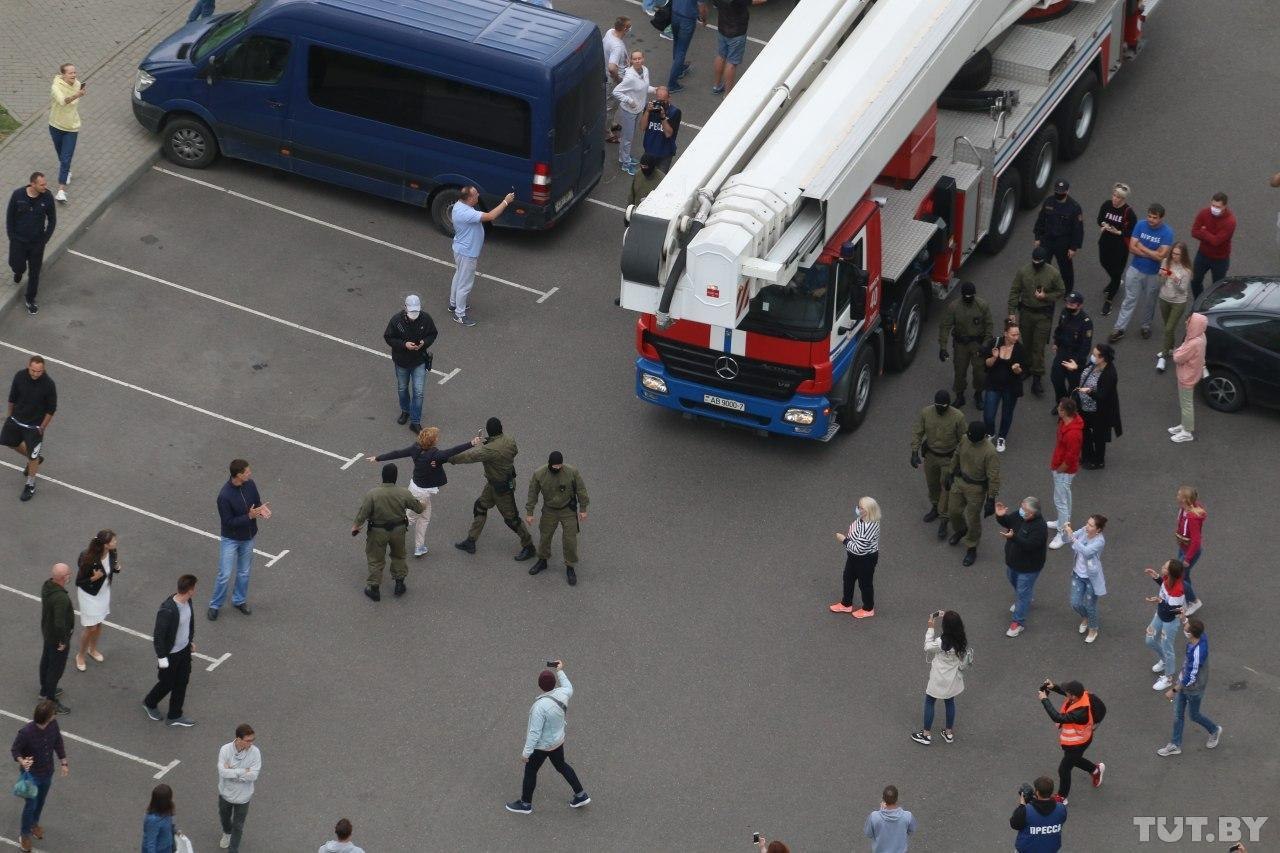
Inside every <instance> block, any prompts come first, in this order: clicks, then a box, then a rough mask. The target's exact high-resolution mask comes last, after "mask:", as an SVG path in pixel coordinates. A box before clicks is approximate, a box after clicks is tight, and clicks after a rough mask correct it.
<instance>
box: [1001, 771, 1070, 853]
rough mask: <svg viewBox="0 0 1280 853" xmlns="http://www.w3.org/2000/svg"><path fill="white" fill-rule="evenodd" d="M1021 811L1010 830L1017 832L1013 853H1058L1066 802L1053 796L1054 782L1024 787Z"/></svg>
mask: <svg viewBox="0 0 1280 853" xmlns="http://www.w3.org/2000/svg"><path fill="white" fill-rule="evenodd" d="M1018 803H1019V805H1018V807H1017V808H1016V809H1014V810H1013V816H1012V817H1010V818H1009V828H1010V829H1016V830H1017V831H1018V838H1017V840H1016V841H1014V843H1013V849H1014V850H1017V851H1019V853H1057V851H1059V850H1061V849H1062V825H1063V824H1064V823H1066V822H1067V801H1066V800H1065V799H1064V800H1063V801H1062V802H1058V801H1057V800H1055V799H1054V796H1053V780H1052V779H1050V778H1049V777H1048V776H1041V777H1040V778H1039V779H1037V780H1036V781H1035V784H1034V785H1028V784H1027V783H1025V782H1024V783H1022V787H1020V788H1019V789H1018Z"/></svg>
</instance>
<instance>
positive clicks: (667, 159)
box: [644, 86, 680, 174]
mask: <svg viewBox="0 0 1280 853" xmlns="http://www.w3.org/2000/svg"><path fill="white" fill-rule="evenodd" d="M644 128H645V129H644V153H645V154H648V155H650V156H652V157H653V158H654V161H655V164H656V165H657V167H658V169H659V170H660V171H662V172H663V174H665V173H667V172H669V171H671V161H672V160H673V159H675V156H676V134H678V133H679V132H680V108H679V107H677V106H676V105H675V104H673V103H671V94H670V92H669V91H668V90H667V87H666V86H659V87H658V88H657V89H656V90H655V91H654V93H653V100H651V101H649V113H648V120H647V121H646V123H645V126H644Z"/></svg>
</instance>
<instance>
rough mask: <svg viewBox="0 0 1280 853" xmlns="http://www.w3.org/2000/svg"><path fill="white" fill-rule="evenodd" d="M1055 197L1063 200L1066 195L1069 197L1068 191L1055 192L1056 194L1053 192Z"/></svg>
mask: <svg viewBox="0 0 1280 853" xmlns="http://www.w3.org/2000/svg"><path fill="white" fill-rule="evenodd" d="M1053 197H1054V198H1056V199H1057V200H1058V201H1062V200H1063V199H1064V198H1066V197H1067V194H1066V193H1054V194H1053Z"/></svg>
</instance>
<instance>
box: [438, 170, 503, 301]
mask: <svg viewBox="0 0 1280 853" xmlns="http://www.w3.org/2000/svg"><path fill="white" fill-rule="evenodd" d="M515 197H516V194H515V193H507V196H506V198H504V199H503V200H502V201H500V202H498V206H497V207H495V208H494V209H493V210H490V211H487V212H481V211H480V210H479V209H478V205H479V204H480V190H478V189H476V188H475V187H473V186H470V185H468V186H465V187H463V188H462V197H461V198H459V199H458V200H457V201H456V202H454V203H453V209H452V210H451V211H450V215H449V218H450V219H451V220H453V263H454V265H455V266H456V267H457V269H456V270H454V273H453V284H452V286H451V287H450V288H449V313H450V314H452V315H453V321H454V322H455V323H460V324H462V325H463V326H474V325H475V324H476V321H475V320H472V319H471V318H470V317H468V316H467V297H468V296H470V295H471V286H472V285H473V284H475V281H476V261H478V260H479V259H480V248H481V247H482V246H484V223H486V222H492V221H493V220H495V219H497V218H498V217H499V216H501V215H502V213H503V211H505V210H506V209H507V205H509V204H511V202H512V200H513V199H515Z"/></svg>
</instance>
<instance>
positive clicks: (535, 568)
mask: <svg viewBox="0 0 1280 853" xmlns="http://www.w3.org/2000/svg"><path fill="white" fill-rule="evenodd" d="M546 567H547V561H546V560H541V559H540V560H538V562H536V563H534V564H533V565H532V566H530V567H529V574H531V575H536V574H537V573H538V572H540V571H542V570H543V569H545V568H546Z"/></svg>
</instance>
